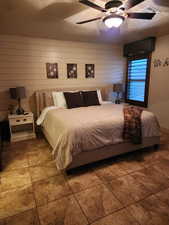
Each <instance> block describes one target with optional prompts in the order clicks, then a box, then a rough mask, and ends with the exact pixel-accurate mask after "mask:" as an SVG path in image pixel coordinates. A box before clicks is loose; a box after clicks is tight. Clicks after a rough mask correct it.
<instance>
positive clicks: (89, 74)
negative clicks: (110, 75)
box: [85, 64, 95, 78]
mask: <svg viewBox="0 0 169 225" xmlns="http://www.w3.org/2000/svg"><path fill="white" fill-rule="evenodd" d="M85 71H86V78H94V77H95V66H94V64H86V65H85Z"/></svg>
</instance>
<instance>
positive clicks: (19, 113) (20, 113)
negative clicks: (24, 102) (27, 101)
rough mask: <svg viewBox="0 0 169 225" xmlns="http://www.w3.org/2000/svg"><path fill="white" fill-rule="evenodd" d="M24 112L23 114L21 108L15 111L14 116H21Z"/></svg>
mask: <svg viewBox="0 0 169 225" xmlns="http://www.w3.org/2000/svg"><path fill="white" fill-rule="evenodd" d="M24 112H25V111H24V109H23V108H21V107H19V108H17V110H16V114H17V115H23V114H24Z"/></svg>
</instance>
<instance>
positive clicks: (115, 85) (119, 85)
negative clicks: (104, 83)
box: [113, 83, 123, 104]
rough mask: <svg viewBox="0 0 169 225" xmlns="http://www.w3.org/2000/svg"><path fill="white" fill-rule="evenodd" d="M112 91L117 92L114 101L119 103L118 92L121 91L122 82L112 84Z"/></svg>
mask: <svg viewBox="0 0 169 225" xmlns="http://www.w3.org/2000/svg"><path fill="white" fill-rule="evenodd" d="M113 92H116V93H117V97H116V100H115V103H116V104H120V93H122V92H123V84H121V83H117V84H114V85H113Z"/></svg>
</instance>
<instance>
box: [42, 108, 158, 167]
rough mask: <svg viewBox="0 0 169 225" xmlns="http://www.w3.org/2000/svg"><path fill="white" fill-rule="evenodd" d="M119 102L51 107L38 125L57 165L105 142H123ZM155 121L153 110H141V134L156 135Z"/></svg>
mask: <svg viewBox="0 0 169 225" xmlns="http://www.w3.org/2000/svg"><path fill="white" fill-rule="evenodd" d="M123 125H124V115H123V105H115V104H106V105H101V106H90V107H81V108H74V109H51V110H49V111H48V112H47V114H46V116H45V118H44V120H43V122H42V126H43V127H44V129H45V130H46V131H47V133H48V136H49V137H50V140H51V145H52V148H53V152H52V153H53V155H54V157H55V159H56V165H57V168H58V169H64V168H66V167H67V166H68V165H69V164H70V163H71V161H72V157H73V156H74V155H76V154H78V153H80V152H82V151H90V150H92V149H96V148H100V147H103V146H106V145H111V144H117V143H121V142H123V139H122V132H123ZM159 133H160V132H159V125H158V122H157V119H156V117H155V116H154V114H153V113H150V112H147V111H144V112H143V113H142V134H143V137H151V136H159Z"/></svg>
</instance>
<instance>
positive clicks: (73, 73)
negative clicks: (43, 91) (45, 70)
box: [67, 63, 77, 79]
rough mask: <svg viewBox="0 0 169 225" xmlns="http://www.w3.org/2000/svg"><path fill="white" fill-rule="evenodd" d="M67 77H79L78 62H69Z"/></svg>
mask: <svg viewBox="0 0 169 225" xmlns="http://www.w3.org/2000/svg"><path fill="white" fill-rule="evenodd" d="M67 78H68V79H70V78H77V64H73V63H72V64H69V63H68V64H67Z"/></svg>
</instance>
